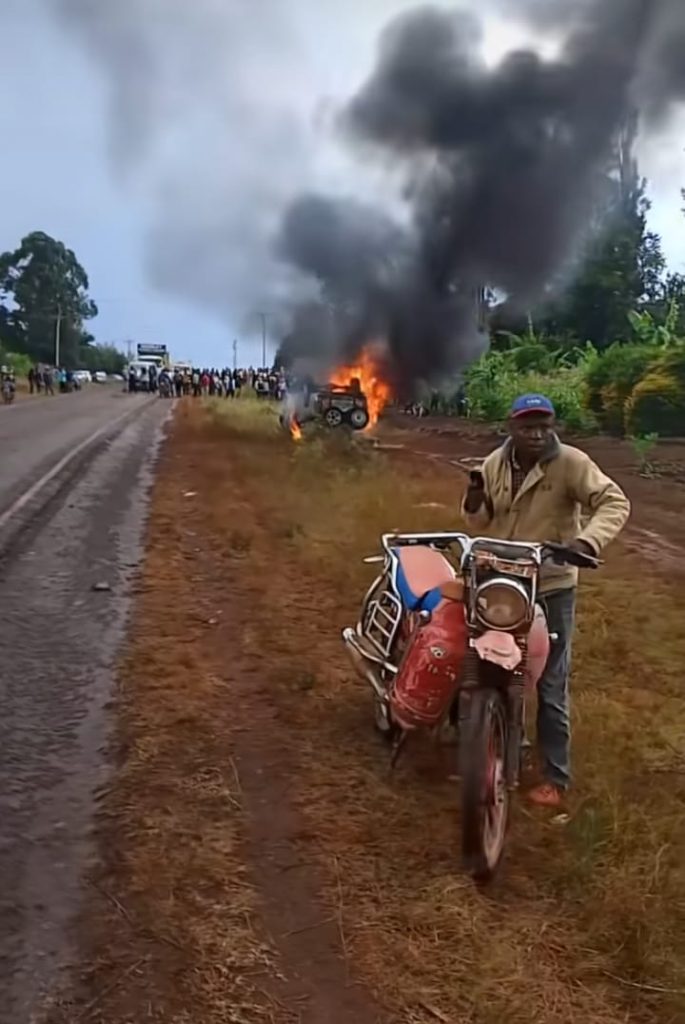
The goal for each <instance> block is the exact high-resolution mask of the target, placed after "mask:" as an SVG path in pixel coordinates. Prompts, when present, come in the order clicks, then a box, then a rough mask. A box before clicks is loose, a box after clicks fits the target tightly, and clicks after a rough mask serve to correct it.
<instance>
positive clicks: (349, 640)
mask: <svg viewBox="0 0 685 1024" xmlns="http://www.w3.org/2000/svg"><path fill="white" fill-rule="evenodd" d="M342 638H343V642H344V644H345V647H346V648H347V653H348V654H349V656H350V659H351V661H352V664H353V665H354V667H355V668H356V670H357V672H358V673H359V675H360V676H361V677H362V679H365V680H366V682H367V683H369V685H370V686H371V689H372V690H373V692H374V693H375V694H376V696H377V697H378V699H379V700H380V701H383V703H387V700H388V694H387V691H386V689H385V687H384V686H383V683H382V682H381V678H380V676H379V674H378V672H377V670H376V669H374V667H373V665H372V664H371V663H370V662H369V659H368V658H367V657H366V655H365V653H364V650H363V648H362V646H361V644H360V642H359V637H358V636H357V633H356V632H355V630H354V629H352V627H351V626H348V627H347V629H344V630H343V634H342Z"/></svg>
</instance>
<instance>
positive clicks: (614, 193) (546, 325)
mask: <svg viewBox="0 0 685 1024" xmlns="http://www.w3.org/2000/svg"><path fill="white" fill-rule="evenodd" d="M637 131H638V119H637V115H635V114H634V115H632V116H630V117H628V118H626V121H625V123H624V125H623V127H622V129H621V131H620V132H619V133H618V136H617V138H616V141H615V145H614V150H613V154H612V157H611V160H610V162H609V165H608V166H607V167H606V169H605V171H604V173H603V174H602V175H601V176H600V178H599V181H598V187H597V190H596V192H597V197H598V198H597V201H596V205H595V211H594V215H593V217H592V220H591V224H590V229H589V234H588V238H587V241H586V243H585V245H584V247H583V249H582V251H581V253H580V256H579V258H578V260H577V262H576V270H575V274H574V275H573V276H572V278H571V283H570V285H569V286H568V287H567V288H566V289H565V290H564V292H563V294H562V295H561V296H560V297H559V298H557V299H555V300H553V301H551V302H549V303H547V304H546V305H545V306H544V308H542V309H538V310H535V311H534V320H535V324H536V327H538V328H541V329H544V330H546V331H547V333H548V334H551V335H555V336H556V337H561V338H567V339H571V340H572V341H573V342H575V343H580V344H584V343H585V342H586V341H591V342H592V343H593V344H594V345H596V346H597V348H606V347H607V346H608V345H610V344H612V343H613V342H614V341H617V340H625V339H627V338H628V337H629V336H630V326H629V322H628V316H629V314H630V313H631V312H632V311H634V310H639V309H641V308H643V307H645V306H649V305H650V304H654V303H661V302H662V301H663V289H664V281H663V276H664V270H665V266H666V261H665V259H664V256H663V253H662V250H661V239H660V237H659V236H658V235H657V234H655V233H654V232H651V231H648V229H647V215H648V213H649V208H650V203H649V200H648V199H647V196H646V194H645V193H646V181H645V180H644V179H643V178H641V177H640V174H639V171H638V166H637V161H636V160H635V156H634V149H635V141H636V137H637Z"/></svg>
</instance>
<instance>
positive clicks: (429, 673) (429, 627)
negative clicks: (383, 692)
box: [390, 599, 467, 729]
mask: <svg viewBox="0 0 685 1024" xmlns="http://www.w3.org/2000/svg"><path fill="white" fill-rule="evenodd" d="M466 649H467V628H466V619H465V616H464V605H463V603H462V602H461V601H451V600H447V599H443V600H442V601H441V602H440V604H439V605H438V606H437V608H435V609H434V611H433V612H432V615H431V619H430V621H429V622H427V623H426V624H425V625H420V626H418V627H417V628H416V629H415V630H414V632H413V634H412V636H411V637H410V639H409V642H408V645H407V649H406V651H405V654H404V658H403V659H402V663H401V665H400V668H399V672H398V673H397V677H396V679H395V685H394V687H393V691H392V694H391V697H390V709H391V713H392V717H393V718H394V720H395V721H396V722H397V724H398V725H400V726H401V727H402V728H403V729H417V728H421V727H424V728H425V727H426V726H429V727H430V726H433V725H437V724H438V723H439V721H440V719H441V718H442V717H443V715H444V714H445V713H446V712H447V710H448V708H449V705H450V703H451V701H452V698H453V697H454V694H455V692H456V689H457V685H458V683H459V678H460V675H461V669H462V664H463V661H464V656H465V654H466Z"/></svg>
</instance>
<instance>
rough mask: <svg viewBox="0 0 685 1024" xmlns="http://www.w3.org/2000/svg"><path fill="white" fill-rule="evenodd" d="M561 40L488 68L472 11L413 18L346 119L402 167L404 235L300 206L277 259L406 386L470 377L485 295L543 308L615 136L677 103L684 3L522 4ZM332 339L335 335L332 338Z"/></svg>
mask: <svg viewBox="0 0 685 1024" xmlns="http://www.w3.org/2000/svg"><path fill="white" fill-rule="evenodd" d="M512 8H516V9H517V12H518V13H519V14H521V15H523V16H530V17H531V18H539V17H540V16H541V15H543V14H544V23H545V25H546V26H547V27H552V28H554V29H556V31H558V32H560V33H563V36H564V39H565V41H564V42H563V45H562V46H561V48H560V51H559V54H558V56H557V57H556V58H555V59H553V60H546V59H543V58H542V57H541V56H539V55H538V54H537V53H536V52H534V51H532V50H521V51H518V52H512V53H510V54H509V55H507V56H506V57H505V58H504V59H503V60H502V61H501V62H500V63H499V64H498V65H497V66H496V67H494V68H491V67H488V66H487V65H486V64H485V62H484V61H483V59H482V57H481V56H480V49H479V46H480V41H481V33H480V27H479V24H478V22H477V20H476V19H475V18H474V17H473V16H472V15H470V14H465V13H463V12H459V11H447V10H444V9H442V8H437V7H423V8H419V9H416V10H412V11H410V12H409V13H406V14H404V15H402V16H400V17H398V18H397V19H396V20H395V21H393V22H392V23H391V24H390V25H389V26H388V28H387V29H386V30H385V32H384V33H383V35H382V38H381V41H380V48H379V54H378V62H377V67H376V69H375V71H374V72H373V74H372V75H371V77H370V79H369V80H368V81H367V83H366V84H365V85H364V86H363V87H362V89H361V91H360V92H359V93H358V95H356V96H355V97H354V98H353V99H352V101H351V102H350V104H349V106H348V108H347V110H346V111H344V114H343V116H342V124H343V127H344V130H345V131H346V133H347V134H348V135H349V136H350V137H351V139H352V141H353V142H354V143H355V144H357V145H359V146H360V157H361V158H362V159H368V158H369V152H370V149H369V147H373V148H375V149H376V150H377V152H378V154H379V156H382V157H383V159H385V160H387V159H389V158H390V159H393V160H395V161H401V162H403V163H404V164H405V165H406V169H407V180H408V182H409V185H408V190H407V196H406V198H407V202H408V206H409V210H410V217H409V222H408V224H404V225H400V224H399V223H394V222H393V221H391V220H390V219H389V218H388V217H387V216H385V215H383V214H380V213H379V212H378V211H377V210H375V209H365V208H363V207H361V206H360V205H359V204H358V203H356V202H354V201H342V200H339V199H336V200H328V199H326V198H325V197H322V196H311V195H309V196H304V197H302V198H301V199H299V200H298V201H296V202H295V204H294V205H293V206H292V208H291V209H290V210H289V212H288V214H287V216H286V218H285V221H284V224H283V228H282V231H281V235H280V239H279V251H280V253H281V254H282V256H284V257H285V258H286V259H287V260H289V261H290V262H292V263H293V264H295V265H296V266H297V267H298V268H299V269H300V270H302V271H304V272H305V273H307V274H308V275H311V276H313V277H314V278H316V279H317V280H318V282H319V285H320V287H321V292H322V298H323V299H324V303H325V306H326V308H327V310H328V311H329V315H330V317H331V318H332V320H333V322H334V325H335V326H334V328H333V331H332V333H333V335H334V336H335V337H336V338H337V342H338V344H340V345H341V346H342V349H343V351H346V352H347V353H349V352H350V351H353V350H354V349H355V348H358V347H359V345H360V344H363V343H364V341H366V340H370V339H371V338H375V337H377V336H382V337H384V338H385V339H386V341H387V343H388V345H389V349H390V353H391V357H392V363H393V365H394V366H395V367H396V368H397V369H398V371H399V373H400V375H401V376H402V377H403V378H404V379H405V380H406V379H416V378H423V379H430V378H436V377H438V376H439V375H440V374H442V373H444V372H446V371H450V370H453V369H454V368H456V367H458V366H460V365H463V364H464V363H465V362H467V361H468V360H469V359H470V358H472V357H473V355H474V354H475V352H476V351H477V349H478V345H479V344H480V345H484V340H483V337H484V336H483V335H482V334H481V335H479V334H478V331H477V303H476V299H475V296H477V295H478V294H479V290H480V288H481V286H483V285H487V286H490V287H492V288H495V289H500V290H503V291H506V292H508V293H510V294H512V295H514V296H516V298H517V300H518V301H520V302H521V303H525V304H532V303H535V302H536V301H537V300H539V299H540V298H541V297H542V296H543V295H544V294H545V292H546V291H547V290H548V289H549V287H550V285H551V283H552V282H554V281H558V280H559V279H560V276H561V275H562V272H563V270H564V267H565V266H566V265H567V264H568V262H569V260H570V258H571V257H572V256H573V254H574V253H575V251H576V250H577V247H578V245H579V244H580V242H581V241H582V240H583V238H584V236H585V233H586V230H587V226H588V224H589V223H590V220H591V218H592V215H593V210H594V209H595V205H596V200H597V196H598V191H599V189H600V187H601V185H602V183H603V182H605V181H606V172H607V167H608V166H609V164H610V161H611V155H612V151H613V149H614V146H615V142H616V138H617V135H618V133H619V132H620V130H621V128H622V126H623V125H624V124H625V123H626V121H627V120H629V119H630V117H631V116H632V115H633V113H634V112H635V111H637V112H638V113H639V115H640V118H641V128H642V130H643V131H648V130H649V128H650V126H651V125H654V124H655V123H658V122H660V121H661V120H663V119H664V118H665V117H666V116H667V115H668V113H669V110H670V108H671V106H672V105H673V104H674V103H675V102H678V101H681V100H682V99H683V98H685V60H684V59H683V56H682V55H683V53H685V2H684V0H576V3H575V4H574V3H569V2H564V3H561V2H559V3H556V2H554V0H552V2H549V3H547V4H543V3H542V2H541V0H520V2H519V3H514V0H511V2H509V0H508V2H507V9H509V10H511V9H512ZM329 335H330V332H329Z"/></svg>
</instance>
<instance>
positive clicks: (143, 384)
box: [128, 365, 286, 400]
mask: <svg viewBox="0 0 685 1024" xmlns="http://www.w3.org/2000/svg"><path fill="white" fill-rule="evenodd" d="M128 386H129V391H146V392H147V393H152V394H155V393H159V394H160V395H161V396H162V397H168V398H171V397H174V396H175V397H176V398H182V397H183V396H184V395H189V396H191V397H193V398H237V397H239V396H240V394H241V393H242V392H243V390H245V391H247V390H251V391H253V392H254V393H255V394H256V395H257V397H259V398H271V399H274V400H280V399H282V398H283V397H284V395H285V391H286V378H285V374H284V372H283V371H282V370H274V369H267V368H258V369H255V368H254V367H252V366H250V367H248V368H247V369H235V370H230V369H228V368H224V369H223V370H219V369H216V368H215V367H212V368H205V369H199V368H197V367H193V368H192V369H191V368H190V367H187V368H181V367H175V368H172V369H166V368H162V369H161V370H158V369H157V367H155V366H153V365H151V366H150V368H149V370H148V372H147V376H146V378H145V379H144V380H143V379H142V378H141V377H140V375H138V374H136V373H135V371H133V370H132V371H130V373H129V380H128Z"/></svg>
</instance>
